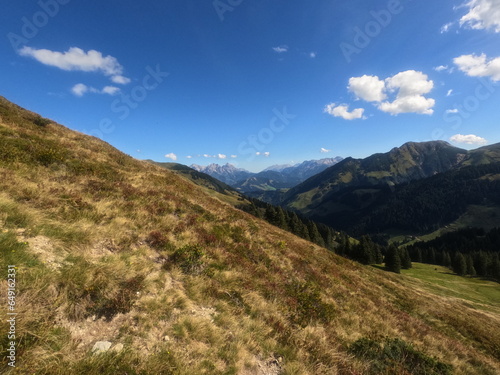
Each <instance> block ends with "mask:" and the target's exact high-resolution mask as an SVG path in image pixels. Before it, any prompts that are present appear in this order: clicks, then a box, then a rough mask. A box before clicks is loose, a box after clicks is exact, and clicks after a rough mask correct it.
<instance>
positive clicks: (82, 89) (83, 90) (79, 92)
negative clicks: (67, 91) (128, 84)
mask: <svg viewBox="0 0 500 375" xmlns="http://www.w3.org/2000/svg"><path fill="white" fill-rule="evenodd" d="M71 92H72V93H73V94H74V95H76V96H79V97H82V96H83V95H85V94H88V93H92V94H106V95H116V94H118V93H119V92H120V89H119V88H118V87H115V86H105V87H104V88H103V89H102V90H99V89H96V88H95V87H91V86H87V85H85V84H83V83H77V84H76V85H74V86H73V87H72V88H71Z"/></svg>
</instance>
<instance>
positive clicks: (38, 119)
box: [33, 116, 52, 127]
mask: <svg viewBox="0 0 500 375" xmlns="http://www.w3.org/2000/svg"><path fill="white" fill-rule="evenodd" d="M51 122H52V121H50V120H49V119H48V118H44V117H42V116H37V117H35V119H34V120H33V124H35V125H37V126H41V127H45V126H47V125H49V124H50V123H51Z"/></svg>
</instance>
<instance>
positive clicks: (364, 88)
mask: <svg viewBox="0 0 500 375" xmlns="http://www.w3.org/2000/svg"><path fill="white" fill-rule="evenodd" d="M347 88H348V90H349V91H351V92H352V93H354V94H355V95H356V97H357V98H359V99H363V100H366V101H367V102H381V101H382V100H384V99H386V98H387V96H386V94H385V83H384V81H382V80H380V79H379V78H378V77H377V76H368V75H364V76H362V77H352V78H351V79H349V86H347Z"/></svg>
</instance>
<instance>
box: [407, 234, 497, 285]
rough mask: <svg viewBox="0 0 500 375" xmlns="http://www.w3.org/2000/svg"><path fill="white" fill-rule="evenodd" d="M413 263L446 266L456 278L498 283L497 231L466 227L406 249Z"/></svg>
mask: <svg viewBox="0 0 500 375" xmlns="http://www.w3.org/2000/svg"><path fill="white" fill-rule="evenodd" d="M407 249H408V252H409V254H410V256H411V258H412V259H414V261H415V262H421V263H428V264H435V265H440V266H444V267H448V268H450V269H451V270H453V272H455V273H456V274H458V275H461V276H465V275H469V276H481V277H487V278H493V279H496V280H500V228H494V229H491V230H490V231H485V230H484V229H482V228H466V229H461V230H458V231H455V232H449V233H445V234H443V235H442V236H440V237H438V238H436V239H434V240H431V241H427V242H417V243H415V244H413V245H410V246H407Z"/></svg>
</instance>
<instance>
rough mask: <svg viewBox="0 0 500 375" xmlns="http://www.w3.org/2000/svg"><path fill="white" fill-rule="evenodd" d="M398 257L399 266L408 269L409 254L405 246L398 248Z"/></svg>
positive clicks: (409, 264) (410, 265)
mask: <svg viewBox="0 0 500 375" xmlns="http://www.w3.org/2000/svg"><path fill="white" fill-rule="evenodd" d="M399 257H400V259H401V268H403V269H405V270H409V269H410V268H411V267H412V264H411V258H410V254H409V253H408V249H407V248H401V249H399Z"/></svg>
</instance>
